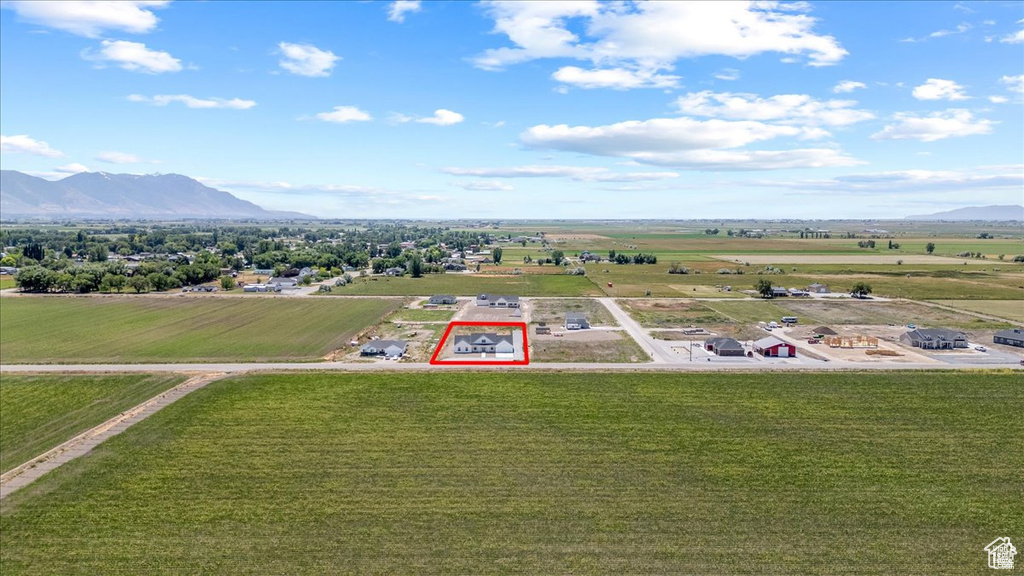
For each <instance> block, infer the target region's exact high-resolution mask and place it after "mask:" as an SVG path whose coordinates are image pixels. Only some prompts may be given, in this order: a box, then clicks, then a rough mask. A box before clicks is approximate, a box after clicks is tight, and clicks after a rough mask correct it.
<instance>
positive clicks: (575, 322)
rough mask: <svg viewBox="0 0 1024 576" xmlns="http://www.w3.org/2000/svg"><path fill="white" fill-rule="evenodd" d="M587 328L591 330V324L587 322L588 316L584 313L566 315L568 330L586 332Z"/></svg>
mask: <svg viewBox="0 0 1024 576" xmlns="http://www.w3.org/2000/svg"><path fill="white" fill-rule="evenodd" d="M587 328H590V322H589V321H588V320H587V315H586V314H584V313H582V312H566V313H565V329H566V330H585V329H587Z"/></svg>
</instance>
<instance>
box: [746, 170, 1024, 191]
mask: <svg viewBox="0 0 1024 576" xmlns="http://www.w3.org/2000/svg"><path fill="white" fill-rule="evenodd" d="M751 184H753V185H755V186H772V187H784V188H790V189H794V190H808V191H813V192H821V191H826V190H827V191H839V192H854V193H865V194H867V193H878V194H892V193H894V192H898V193H901V194H907V193H931V192H944V191H954V192H970V191H972V190H973V191H977V190H999V189H1010V190H1020V189H1021V187H1022V186H1024V165H1012V166H981V167H977V168H974V169H972V170H966V171H965V170H960V171H955V170H898V171H891V172H872V173H862V174H849V175H845V176H837V177H835V178H828V179H821V180H798V181H790V182H778V181H758V182H751Z"/></svg>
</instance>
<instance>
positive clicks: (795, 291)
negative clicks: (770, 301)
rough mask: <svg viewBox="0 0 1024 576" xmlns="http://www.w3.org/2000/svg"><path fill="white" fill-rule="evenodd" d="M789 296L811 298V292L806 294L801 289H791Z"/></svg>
mask: <svg viewBox="0 0 1024 576" xmlns="http://www.w3.org/2000/svg"><path fill="white" fill-rule="evenodd" d="M789 295H790V296H794V297H799V296H810V295H811V293H810V292H804V291H803V290H801V289H799V288H790V289H789Z"/></svg>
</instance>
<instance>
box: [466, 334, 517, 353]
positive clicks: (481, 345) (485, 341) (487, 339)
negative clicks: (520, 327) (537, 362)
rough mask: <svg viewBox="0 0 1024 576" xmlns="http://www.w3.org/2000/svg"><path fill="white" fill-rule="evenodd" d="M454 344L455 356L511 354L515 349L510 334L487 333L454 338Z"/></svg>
mask: <svg viewBox="0 0 1024 576" xmlns="http://www.w3.org/2000/svg"><path fill="white" fill-rule="evenodd" d="M454 344H455V353H456V354H473V353H474V352H475V353H487V352H491V353H495V354H512V353H513V352H515V349H516V347H515V344H514V343H513V341H512V336H511V335H510V334H500V335H499V334H492V333H489V332H485V333H481V334H468V335H462V336H456V337H455V341H454Z"/></svg>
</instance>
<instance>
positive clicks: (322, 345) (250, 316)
mask: <svg viewBox="0 0 1024 576" xmlns="http://www.w3.org/2000/svg"><path fill="white" fill-rule="evenodd" d="M400 304H401V302H400V301H399V300H396V299H390V300H383V299H381V300H374V299H370V298H349V299H334V298H231V297H216V298H169V297H147V296H141V297H135V296H120V297H60V296H52V297H21V298H4V299H3V300H2V301H0V361H2V362H3V363H5V364H16V363H37V362H39V363H74V362H86V363H105V362H111V363H114V362H258V361H293V360H316V359H319V358H321V357H322V356H324V355H325V354H327V353H328V352H330V351H332V350H334V349H337V348H341V347H344V346H346V345H347V344H348V342H349V340H351V339H352V337H353V336H355V335H357V334H358V333H359V332H361V331H362V330H363V329H365V328H367V327H368V326H371V325H373V324H376V323H378V322H379V321H380V320H381V318H383V317H384V316H385V315H387V314H388V313H389V312H391V311H392V310H394V309H395V308H397V307H398V306H399V305H400Z"/></svg>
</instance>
